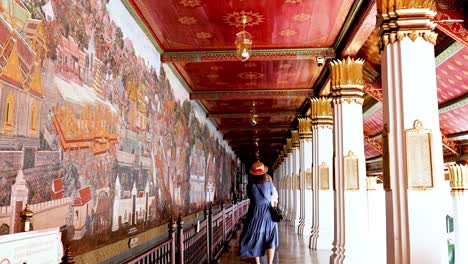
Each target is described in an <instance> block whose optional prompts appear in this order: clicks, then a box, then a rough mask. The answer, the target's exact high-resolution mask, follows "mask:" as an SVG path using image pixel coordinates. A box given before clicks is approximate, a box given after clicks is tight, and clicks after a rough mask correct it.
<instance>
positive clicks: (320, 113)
mask: <svg viewBox="0 0 468 264" xmlns="http://www.w3.org/2000/svg"><path fill="white" fill-rule="evenodd" d="M310 112H311V117H312V129H318V128H329V129H332V128H333V108H332V106H331V99H329V98H326V97H319V98H311V99H310Z"/></svg>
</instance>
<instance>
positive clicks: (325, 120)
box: [309, 98, 333, 250]
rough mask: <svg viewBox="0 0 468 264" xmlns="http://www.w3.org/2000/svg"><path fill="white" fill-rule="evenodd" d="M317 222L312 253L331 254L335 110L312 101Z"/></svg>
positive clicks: (311, 241) (324, 102)
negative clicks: (326, 251) (320, 251)
mask: <svg viewBox="0 0 468 264" xmlns="http://www.w3.org/2000/svg"><path fill="white" fill-rule="evenodd" d="M311 115H312V146H313V148H312V149H313V151H312V158H313V159H312V160H313V161H312V165H313V166H312V168H313V169H312V186H311V187H312V192H313V206H312V209H313V221H312V230H311V234H310V238H309V247H310V248H312V249H325V250H331V248H332V243H333V190H332V186H333V177H332V176H333V130H332V129H333V110H332V107H331V100H330V99H326V98H314V99H311Z"/></svg>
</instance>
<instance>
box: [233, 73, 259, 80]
mask: <svg viewBox="0 0 468 264" xmlns="http://www.w3.org/2000/svg"><path fill="white" fill-rule="evenodd" d="M237 76H238V77H239V78H242V79H247V80H256V79H261V78H263V76H264V74H263V73H261V72H242V73H239V75H237Z"/></svg>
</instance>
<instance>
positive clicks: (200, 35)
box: [195, 32, 213, 39]
mask: <svg viewBox="0 0 468 264" xmlns="http://www.w3.org/2000/svg"><path fill="white" fill-rule="evenodd" d="M195 36H196V37H197V38H199V39H209V38H211V37H213V34H211V33H208V32H198V33H197V34H195Z"/></svg>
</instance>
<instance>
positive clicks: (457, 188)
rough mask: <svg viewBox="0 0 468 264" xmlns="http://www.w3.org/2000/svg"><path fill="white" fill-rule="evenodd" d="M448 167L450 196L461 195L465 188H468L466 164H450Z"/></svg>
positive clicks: (467, 167)
mask: <svg viewBox="0 0 468 264" xmlns="http://www.w3.org/2000/svg"><path fill="white" fill-rule="evenodd" d="M448 169H449V176H450V187H452V196H455V195H463V194H464V192H465V190H468V165H467V164H465V165H462V164H456V165H450V166H448Z"/></svg>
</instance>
